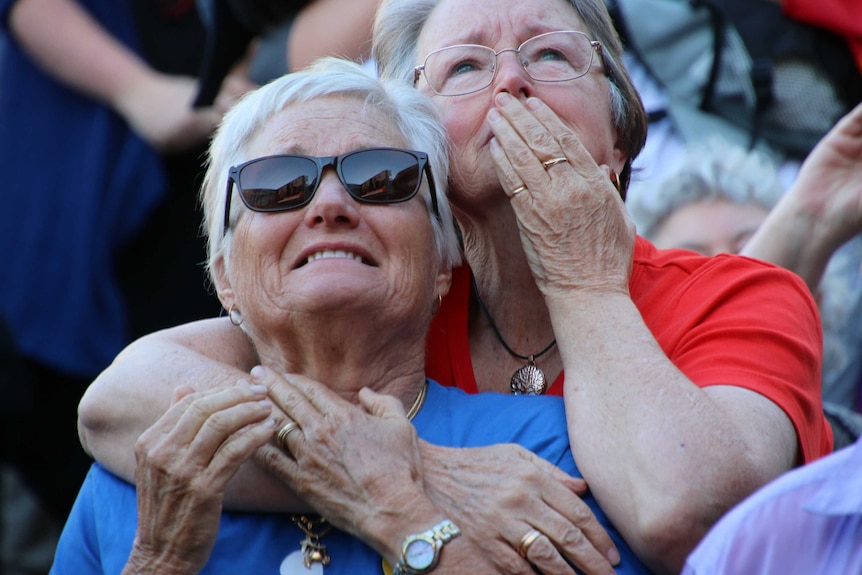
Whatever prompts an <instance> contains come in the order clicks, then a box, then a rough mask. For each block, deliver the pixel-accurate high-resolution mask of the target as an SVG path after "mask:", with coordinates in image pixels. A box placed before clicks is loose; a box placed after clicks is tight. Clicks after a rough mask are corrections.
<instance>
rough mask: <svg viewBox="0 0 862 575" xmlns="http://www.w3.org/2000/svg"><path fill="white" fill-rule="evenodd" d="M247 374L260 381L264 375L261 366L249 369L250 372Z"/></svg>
mask: <svg viewBox="0 0 862 575" xmlns="http://www.w3.org/2000/svg"><path fill="white" fill-rule="evenodd" d="M249 374H251V376H252V377H253V378H254V379H262V378H263V374H264V369H263V367H262V366H260V365H256V366H254V367H253V368H251V371H250V372H249Z"/></svg>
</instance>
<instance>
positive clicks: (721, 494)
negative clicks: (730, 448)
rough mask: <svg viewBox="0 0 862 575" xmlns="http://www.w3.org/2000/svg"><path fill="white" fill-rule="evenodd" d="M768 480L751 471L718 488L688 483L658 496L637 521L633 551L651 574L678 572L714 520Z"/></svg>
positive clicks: (725, 482)
mask: <svg viewBox="0 0 862 575" xmlns="http://www.w3.org/2000/svg"><path fill="white" fill-rule="evenodd" d="M769 479H770V478H768V477H764V476H763V474H762V473H759V472H756V471H755V468H752V472H751V473H745V472H744V471H743V472H742V473H738V474H737V475H736V477H734V478H733V479H732V480H729V481H724V482H723V483H722V488H712V489H711V488H710V487H708V486H706V485H703V484H702V483H698V482H692V483H691V487H689V488H687V489H684V490H683V491H682V492H677V493H675V494H672V495H670V496H667V497H662V498H661V500H660V501H657V502H656V503H658V505H655V506H653V507H652V509H651V510H650V512H649V513H648V514H645V516H643V517H642V518H641V520H640V521H638V529H639V531H638V533H639V535H638V544H637V547H638V548H639V549H635V552H636V553H637V554H638V556H639V557H641V559H642V560H643V561H644V562H645V563H646V564H647V566H648V567H649V568H650V569H651V570H652V571H653V572H654V573H657V574H658V573H679V572H680V571H681V570H682V568H683V566H684V564H685V560H686V558H687V557H688V555H689V554H690V553H691V552H692V551H694V548H695V547H697V545H698V544H699V543H700V542H701V540H702V539H703V538H704V536H706V534H707V533H708V532H709V530H710V529H711V528H712V527H713V526H714V525H715V524H716V523H717V522H718V520H719V519H721V517H722V516H723V515H724V514H725V513H727V512H728V511H729V510H730V509H731V508H732V507H734V506H735V505H737V504H738V503H739V502H741V501H742V500H743V499H745V498H746V497H747V496H748V495H750V494H751V493H753V492H754V491H755V490H757V489H758V488H759V487H761V486H762V485H764V484H765V483H766V482H767V481H769Z"/></svg>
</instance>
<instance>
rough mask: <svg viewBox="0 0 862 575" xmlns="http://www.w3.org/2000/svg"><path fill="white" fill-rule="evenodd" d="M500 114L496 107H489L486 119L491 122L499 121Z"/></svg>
mask: <svg viewBox="0 0 862 575" xmlns="http://www.w3.org/2000/svg"><path fill="white" fill-rule="evenodd" d="M502 117H503V116H502V114H500V111H499V110H497V109H496V108H491V109H490V110H488V121H489V122H491V123H495V122H499V121H500V118H502Z"/></svg>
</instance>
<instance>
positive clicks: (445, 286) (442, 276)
mask: <svg viewBox="0 0 862 575" xmlns="http://www.w3.org/2000/svg"><path fill="white" fill-rule="evenodd" d="M450 287H452V270H451V269H445V267H443V266H441V267H440V271H439V272H438V273H437V282H436V288H437V294H438V295H439V296H440V297H446V294H448V293H449V288H450Z"/></svg>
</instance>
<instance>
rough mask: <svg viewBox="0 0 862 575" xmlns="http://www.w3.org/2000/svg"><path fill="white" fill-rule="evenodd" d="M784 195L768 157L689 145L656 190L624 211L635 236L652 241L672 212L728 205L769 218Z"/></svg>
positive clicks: (719, 141)
mask: <svg viewBox="0 0 862 575" xmlns="http://www.w3.org/2000/svg"><path fill="white" fill-rule="evenodd" d="M783 194H784V186H783V185H782V183H781V180H780V178H779V175H778V168H777V166H776V165H775V164H774V163H773V162H772V160H771V159H770V158H769V156H767V155H766V154H764V153H762V152H759V151H758V150H756V149H755V150H748V149H746V148H744V147H742V146H739V145H737V144H732V143H730V142H729V141H727V140H725V139H723V138H712V139H709V140H707V141H705V142H699V143H696V144H691V145H689V146H688V147H687V148H686V149H685V151H684V153H682V154H681V155H680V157H679V159H678V160H677V163H676V164H675V167H673V168H672V169H671V171H670V172H669V173H668V175H667V176H665V178H664V179H663V180H662V181H661V182H659V183H658V184H657V186H656V187H655V189H652V190H643V191H642V192H641V193H639V194H637V195H633V196H632V197H631V198H630V199H629V201H628V202H627V204H626V206H627V207H628V210H629V213H630V214H631V216H632V219H633V220H634V221H635V224H636V225H637V228H638V233H639V234H640V235H642V236H643V237H645V238H647V239H653V238H654V237H655V235H656V234H657V233H658V230H659V229H660V228H661V225H662V223H663V222H664V221H665V220H666V219H667V217H668V216H670V215H671V214H672V213H673V212H675V211H676V210H678V209H679V208H681V207H683V206H686V205H688V204H693V203H697V202H704V201H714V200H728V201H730V202H733V203H736V204H756V205H759V206H761V207H763V208H764V209H765V210H766V211H767V212H768V211H770V210H772V208H773V207H775V204H777V203H778V200H779V199H780V198H781V196H782V195H783Z"/></svg>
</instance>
